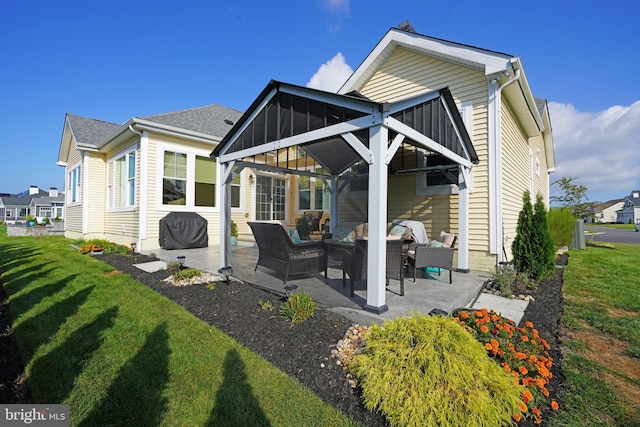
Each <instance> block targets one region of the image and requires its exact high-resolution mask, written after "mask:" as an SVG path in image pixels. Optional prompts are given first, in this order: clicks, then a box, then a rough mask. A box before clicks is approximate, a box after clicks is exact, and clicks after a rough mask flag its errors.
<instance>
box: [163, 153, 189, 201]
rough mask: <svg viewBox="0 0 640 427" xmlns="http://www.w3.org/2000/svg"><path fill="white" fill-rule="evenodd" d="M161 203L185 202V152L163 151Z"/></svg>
mask: <svg viewBox="0 0 640 427" xmlns="http://www.w3.org/2000/svg"><path fill="white" fill-rule="evenodd" d="M162 204H163V205H186V204H187V155H186V154H185V153H177V152H174V151H165V152H164V168H163V177H162Z"/></svg>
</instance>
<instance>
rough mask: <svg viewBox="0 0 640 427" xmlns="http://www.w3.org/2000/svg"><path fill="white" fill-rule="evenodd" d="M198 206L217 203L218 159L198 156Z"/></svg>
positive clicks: (196, 187)
mask: <svg viewBox="0 0 640 427" xmlns="http://www.w3.org/2000/svg"><path fill="white" fill-rule="evenodd" d="M195 189H196V201H195V203H196V206H210V207H214V206H215V205H216V161H215V160H211V159H210V158H209V157H204V156H196V185H195Z"/></svg>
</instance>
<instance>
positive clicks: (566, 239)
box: [547, 208, 576, 250]
mask: <svg viewBox="0 0 640 427" xmlns="http://www.w3.org/2000/svg"><path fill="white" fill-rule="evenodd" d="M547 220H548V222H549V231H550V232H551V238H552V239H553V243H554V245H555V248H556V250H557V249H559V248H562V247H564V246H567V247H568V246H570V245H571V243H572V242H573V231H574V230H575V227H576V218H575V217H574V216H573V214H572V213H571V210H570V209H568V208H562V209H552V210H551V211H549V214H548V215H547Z"/></svg>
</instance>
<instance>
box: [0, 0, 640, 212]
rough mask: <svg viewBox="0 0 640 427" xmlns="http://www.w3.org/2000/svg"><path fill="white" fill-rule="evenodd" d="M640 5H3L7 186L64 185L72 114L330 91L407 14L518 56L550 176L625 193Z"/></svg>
mask: <svg viewBox="0 0 640 427" xmlns="http://www.w3.org/2000/svg"><path fill="white" fill-rule="evenodd" d="M447 3H448V4H447ZM638 16H640V3H637V2H635V1H633V0H626V1H618V0H612V1H610V2H608V3H607V4H606V6H605V5H604V3H602V2H595V1H593V0H587V1H574V0H564V1H554V2H551V1H546V0H543V1H538V2H527V3H526V5H525V4H524V3H522V2H512V3H510V4H506V3H495V2H478V1H466V0H463V1H458V2H431V1H426V0H414V1H409V0H394V1H393V2H389V1H379V0H370V1H355V0H351V1H349V0H302V1H301V0H297V1H271V2H264V1H262V2H261V1H227V0H220V1H214V0H208V1H205V0H195V1H192V0H185V1H183V2H176V1H165V0H156V1H137V0H129V1H127V2H125V1H121V0H111V1H108V2H106V1H101V2H100V1H95V2H94V1H86V0H83V1H75V0H74V1H60V2H53V1H49V0H47V1H45V0H35V1H29V2H25V1H12V2H4V3H3V5H2V6H0V55H1V57H0V58H1V62H0V65H1V66H0V170H1V171H2V172H3V174H2V179H0V192H10V193H17V192H20V191H23V190H26V189H27V188H28V187H29V186H30V185H37V186H39V187H40V188H43V189H48V188H49V187H52V186H53V187H58V188H59V189H62V188H63V183H64V173H63V168H62V167H59V166H56V160H57V156H58V149H59V146H60V139H61V136H62V127H63V123H64V116H65V113H73V114H77V115H81V116H86V117H92V118H96V119H100V120H105V121H110V122H114V123H124V122H125V121H127V120H128V119H129V118H131V117H138V116H145V115H149V114H157V113H164V112H168V111H176V110H180V109H185V108H192V107H199V106H203V105H208V104H214V103H217V104H222V105H226V106H228V107H232V108H235V109H238V110H241V111H243V110H244V109H246V108H247V107H248V106H249V104H250V103H251V102H252V101H253V100H254V99H255V98H256V97H257V96H258V94H259V93H260V91H261V90H262V89H263V88H264V87H265V85H266V84H267V83H268V82H269V80H271V79H276V80H282V81H285V82H289V83H294V84H300V85H307V84H309V83H310V82H312V78H313V82H319V83H317V86H319V87H322V88H325V89H331V87H328V86H327V85H326V83H327V82H334V84H335V82H336V81H339V80H340V79H342V80H344V79H346V76H347V75H348V73H349V72H350V71H351V70H354V69H355V68H357V67H358V65H359V64H360V63H361V62H362V61H363V60H364V58H365V56H366V55H367V54H368V53H369V52H370V51H371V50H372V49H373V47H374V46H375V44H376V43H377V42H378V41H379V40H380V39H381V38H382V37H383V36H384V34H385V33H386V32H387V30H388V29H389V28H391V27H396V26H397V25H398V24H399V23H400V22H402V21H405V20H409V21H410V22H411V24H412V25H413V26H414V28H415V29H416V31H417V32H418V33H421V34H426V35H429V36H434V37H439V38H443V39H446V40H451V41H455V42H460V43H464V44H469V45H473V46H478V47H482V48H485V49H490V50H495V51H499V52H504V53H508V54H512V55H516V56H520V57H521V58H522V61H523V64H524V67H525V71H526V73H527V77H528V78H529V82H530V85H531V88H532V90H533V93H534V95H535V96H537V97H540V98H546V99H547V100H548V101H549V103H550V110H551V120H552V125H553V130H554V141H555V154H556V160H557V165H558V170H557V172H556V173H554V174H553V175H552V180H555V179H559V178H560V177H563V176H567V177H569V176H571V177H577V178H578V180H576V182H577V183H578V184H582V185H585V186H587V188H588V189H589V193H588V195H589V198H590V200H592V201H594V200H599V201H606V200H609V199H614V198H622V197H624V196H626V195H628V194H629V193H630V192H631V190H634V189H640V161H639V160H638V158H639V157H638V151H639V147H640V90H639V89H640V88H639V83H638V81H639V79H638V77H637V70H638V69H640V53H639V51H638V45H639V44H640V30H639V24H638V21H637V19H638ZM312 84H313V83H312Z"/></svg>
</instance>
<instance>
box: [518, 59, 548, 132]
mask: <svg viewBox="0 0 640 427" xmlns="http://www.w3.org/2000/svg"><path fill="white" fill-rule="evenodd" d="M511 66H512V68H513V70H514V72H515V71H516V70H520V78H519V79H518V82H519V83H520V87H521V88H522V96H523V97H524V101H525V102H526V103H527V105H528V107H529V112H530V113H531V118H532V119H533V121H534V122H535V124H536V126H537V128H538V130H539V131H542V130H543V129H544V123H543V120H542V116H541V115H540V112H539V111H538V108H537V107H536V100H535V99H534V97H533V92H532V91H531V86H529V79H528V78H527V74H526V73H525V71H524V67H523V66H522V61H521V60H520V58H519V57H516V58H512V60H511Z"/></svg>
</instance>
